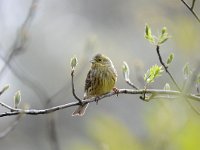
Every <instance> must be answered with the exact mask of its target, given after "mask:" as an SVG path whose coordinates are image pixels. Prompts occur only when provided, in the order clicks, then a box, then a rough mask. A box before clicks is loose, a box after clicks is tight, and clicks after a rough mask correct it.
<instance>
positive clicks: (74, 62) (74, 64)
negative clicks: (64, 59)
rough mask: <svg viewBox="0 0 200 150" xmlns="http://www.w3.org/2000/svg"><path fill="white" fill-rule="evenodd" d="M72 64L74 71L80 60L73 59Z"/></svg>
mask: <svg viewBox="0 0 200 150" xmlns="http://www.w3.org/2000/svg"><path fill="white" fill-rule="evenodd" d="M70 64H71V67H72V69H74V68H75V67H76V65H77V64H78V59H77V58H76V57H72V58H71V61H70Z"/></svg>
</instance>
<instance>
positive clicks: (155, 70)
mask: <svg viewBox="0 0 200 150" xmlns="http://www.w3.org/2000/svg"><path fill="white" fill-rule="evenodd" d="M162 72H163V69H162V66H158V65H154V66H152V67H151V68H150V69H149V70H147V72H146V74H145V75H144V80H145V81H146V82H147V83H152V82H154V80H155V78H157V77H159V76H161V74H162Z"/></svg>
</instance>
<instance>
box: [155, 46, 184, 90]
mask: <svg viewBox="0 0 200 150" xmlns="http://www.w3.org/2000/svg"><path fill="white" fill-rule="evenodd" d="M156 52H157V54H158V58H159V61H160V63H161V65H162V66H163V68H164V69H165V72H166V73H167V74H168V75H169V77H170V78H171V80H172V82H173V83H174V85H175V86H176V88H177V89H178V91H181V89H180V87H179V86H178V84H177V83H176V81H175V80H174V78H173V76H172V74H171V73H170V72H169V70H168V67H167V66H166V65H165V63H164V62H163V60H162V57H161V55H160V46H159V45H157V46H156Z"/></svg>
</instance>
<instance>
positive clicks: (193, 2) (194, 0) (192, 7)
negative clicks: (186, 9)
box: [191, 0, 196, 10]
mask: <svg viewBox="0 0 200 150" xmlns="http://www.w3.org/2000/svg"><path fill="white" fill-rule="evenodd" d="M195 2H196V0H193V1H192V6H191V9H192V10H193V9H194V4H195Z"/></svg>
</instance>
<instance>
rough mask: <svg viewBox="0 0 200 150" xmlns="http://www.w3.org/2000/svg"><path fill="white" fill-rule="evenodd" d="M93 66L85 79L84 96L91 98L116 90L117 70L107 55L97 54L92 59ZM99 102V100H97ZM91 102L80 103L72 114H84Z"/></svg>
mask: <svg viewBox="0 0 200 150" xmlns="http://www.w3.org/2000/svg"><path fill="white" fill-rule="evenodd" d="M90 63H91V67H90V70H89V72H88V74H87V77H86V80H85V88H84V97H83V99H89V98H92V97H95V98H97V99H98V97H99V96H101V95H104V94H107V93H109V92H111V91H112V90H113V91H116V89H117V88H116V87H115V84H116V81H117V71H116V69H115V67H114V65H113V63H112V61H111V60H110V58H108V57H107V56H105V55H103V54H96V55H95V56H94V57H93V58H92V60H90ZM97 102H98V101H97ZM88 105H89V103H85V104H83V105H80V106H79V107H78V108H77V109H76V110H75V111H74V112H73V113H72V116H83V115H84V114H85V110H86V109H87V107H88Z"/></svg>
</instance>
